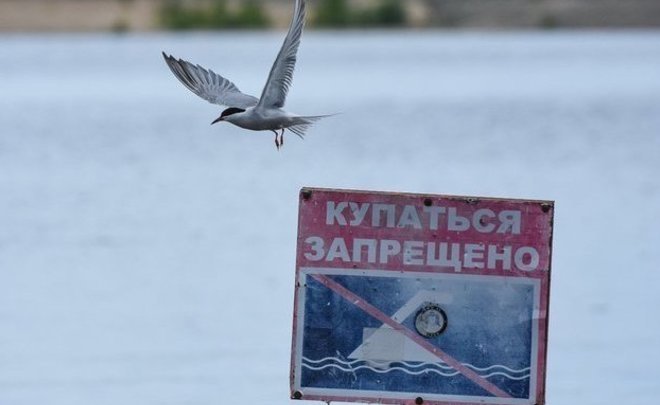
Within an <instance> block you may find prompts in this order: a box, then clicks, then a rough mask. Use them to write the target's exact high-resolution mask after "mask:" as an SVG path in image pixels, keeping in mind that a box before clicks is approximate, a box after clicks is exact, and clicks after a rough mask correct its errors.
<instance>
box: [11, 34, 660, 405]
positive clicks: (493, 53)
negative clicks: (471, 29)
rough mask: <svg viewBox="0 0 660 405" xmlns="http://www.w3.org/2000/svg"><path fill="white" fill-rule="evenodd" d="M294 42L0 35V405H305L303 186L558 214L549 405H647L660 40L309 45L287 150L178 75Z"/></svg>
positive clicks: (383, 37) (430, 38) (445, 37)
mask: <svg viewBox="0 0 660 405" xmlns="http://www.w3.org/2000/svg"><path fill="white" fill-rule="evenodd" d="M282 36H283V33H226V34H189V35H160V34H154V35H143V36H134V35H127V36H113V35H48V36H39V35H18V36H14V35H3V36H0V404H11V405H17V404H30V405H32V404H34V405H42V404H51V405H57V404H62V405H76V404H81V405H87V404H113V405H115V404H125V405H131V404H136V405H137V404H208V403H226V404H233V403H236V402H239V401H240V402H249V403H251V404H269V405H271V404H273V403H287V402H288V401H289V400H288V399H287V398H288V371H289V369H288V367H289V350H290V333H291V332H290V328H291V313H292V308H293V305H292V296H293V272H294V258H295V232H296V218H297V192H298V190H299V188H300V187H301V186H303V185H308V186H325V187H338V188H366V189H381V190H399V191H412V192H425V193H443V194H466V195H486V196H502V197H519V198H539V199H553V200H556V202H557V212H556V218H555V227H556V228H555V242H554V254H553V270H552V271H553V277H552V279H553V285H552V297H551V313H550V344H549V358H548V363H549V369H548V384H547V388H548V393H547V394H548V402H549V403H553V404H575V403H580V404H582V405H587V404H593V405H596V404H598V405H602V404H620V403H626V404H644V405H647V404H649V403H653V401H654V400H655V399H656V398H657V388H658V386H657V381H659V380H660V372H659V371H658V367H657V365H658V363H660V326H658V324H657V322H655V318H656V317H657V314H656V312H657V308H658V307H660V298H659V297H660V296H659V295H658V294H657V292H656V291H655V290H656V288H655V287H654V286H657V285H658V283H660V272H658V271H657V270H658V269H657V267H658V263H659V262H660V251H659V250H658V248H657V246H658V245H659V244H660V233H659V232H658V229H659V228H660V219H659V218H660V217H659V216H658V215H657V210H658V207H660V179H659V177H658V173H660V73H658V72H660V32H657V31H649V32H643V31H640V32H625V31H622V32H595V33H590V32H580V31H575V32H548V33H532V32H527V33H524V32H523V33H516V34H513V33H460V32H459V33H449V32H373V33H372V32H370V33H361V32H348V33H334V32H325V33H318V32H310V33H308V34H306V35H305V37H304V38H303V43H302V46H301V49H300V54H299V56H300V58H299V63H298V67H297V70H296V75H295V78H294V85H293V88H292V90H291V92H290V93H289V102H288V105H287V107H288V108H290V109H291V110H293V111H295V112H298V113H302V114H312V115H314V114H324V113H334V112H340V113H342V114H341V115H338V116H336V117H333V118H328V119H326V120H324V121H321V122H320V123H318V124H317V125H316V126H315V127H314V128H313V129H312V130H311V131H310V132H309V135H308V137H307V139H306V140H305V141H301V140H300V139H297V138H296V137H294V136H288V137H286V144H285V147H284V149H283V150H282V151H280V152H277V151H276V150H275V147H274V144H273V138H272V137H271V135H269V134H266V133H264V134H260V133H251V132H245V131H242V130H240V129H237V128H234V127H230V126H222V125H216V126H210V125H209V124H210V123H211V121H212V120H213V119H215V118H216V117H217V116H218V115H219V112H220V108H219V107H216V106H213V105H211V104H208V103H206V102H204V101H202V100H200V99H197V98H196V97H195V96H194V95H192V94H191V93H190V92H188V91H187V90H186V89H185V88H184V87H183V86H182V85H180V84H179V83H178V82H177V81H176V80H175V79H174V77H173V76H172V75H171V73H170V72H169V71H168V69H167V67H166V66H165V64H164V62H163V61H162V58H161V56H160V52H161V51H166V52H170V53H173V54H174V55H176V56H178V57H182V58H186V59H188V60H190V61H193V62H195V63H200V64H202V65H204V66H207V67H210V68H213V69H214V70H215V71H217V72H218V73H222V74H224V75H226V76H228V77H229V78H231V79H232V80H234V81H235V82H236V84H238V86H239V87H240V88H241V89H242V90H243V91H246V92H249V93H252V94H255V95H259V94H260V92H261V87H262V86H263V83H264V81H265V78H266V75H267V72H268V70H269V68H270V64H271V62H272V59H273V58H274V56H275V54H276V53H277V50H278V47H279V46H280V43H281V39H282Z"/></svg>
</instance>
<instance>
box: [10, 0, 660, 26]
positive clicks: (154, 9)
mask: <svg viewBox="0 0 660 405" xmlns="http://www.w3.org/2000/svg"><path fill="white" fill-rule="evenodd" d="M308 1H309V3H310V17H311V18H310V24H309V25H310V26H311V27H312V28H316V27H318V26H323V27H329V28H335V29H342V28H358V27H360V26H362V25H361V24H360V22H356V23H355V24H353V25H349V24H342V21H343V20H341V19H339V20H337V19H336V18H335V20H332V19H330V20H328V21H329V23H326V24H320V23H319V21H321V20H322V18H321V17H320V16H319V15H320V13H322V12H323V10H326V11H327V10H334V9H337V8H338V7H344V8H345V9H346V10H348V11H345V12H357V13H359V12H361V10H365V9H368V8H369V7H372V8H376V7H379V6H381V5H382V4H383V3H388V2H387V1H385V2H383V0H352V1H351V0H308ZM291 3H292V0H268V1H249V0H248V1H239V0H226V1H224V0H178V1H177V0H0V32H107V31H115V32H124V31H138V32H149V31H162V30H168V28H172V27H173V26H172V25H167V24H164V22H163V9H164V7H167V6H168V5H170V6H171V5H172V4H176V5H177V7H183V8H187V7H192V8H193V9H195V7H197V8H200V7H208V8H209V10H212V9H213V7H216V8H217V5H218V4H221V5H222V7H226V10H228V12H235V10H240V9H241V7H253V8H258V10H259V12H261V13H263V16H264V17H263V18H264V21H263V22H261V25H259V26H257V25H254V24H250V23H251V21H243V20H238V21H236V22H234V23H233V25H227V26H226V27H224V28H230V29H237V28H239V29H240V28H251V29H255V28H285V27H286V26H287V24H288V21H289V19H290V14H291ZM246 4H247V5H248V6H246ZM389 4H390V5H391V4H396V7H398V8H400V9H401V10H402V11H403V12H404V14H403V17H402V18H401V20H396V21H394V23H393V24H378V23H376V24H373V26H376V27H379V28H382V27H383V26H388V27H394V28H443V29H485V30H499V29H503V30H509V29H553V28H585V29H605V28H660V1H657V0H627V1H625V2H623V1H620V0H498V1H494V0H490V1H488V0H408V1H405V2H403V1H402V2H389ZM333 7H334V9H333ZM223 10H224V8H223ZM175 15H176V13H175ZM335 17H336V16H335ZM252 22H253V21H252ZM386 22H387V21H386ZM333 24H334V25H333ZM175 28H176V27H175ZM179 28H182V29H200V28H201V29H204V28H205V27H204V26H196V25H194V21H193V23H191V24H190V25H189V26H183V27H179ZM206 28H208V27H206ZM221 28H222V27H221ZM213 29H218V27H214V28H213Z"/></svg>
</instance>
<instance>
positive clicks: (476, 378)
mask: <svg viewBox="0 0 660 405" xmlns="http://www.w3.org/2000/svg"><path fill="white" fill-rule="evenodd" d="M310 276H312V277H314V278H315V279H316V280H317V281H319V282H320V283H321V284H323V285H324V286H326V287H328V288H329V289H331V290H332V291H334V292H336V293H337V294H339V295H340V296H341V297H343V298H344V299H345V300H346V301H348V302H350V303H351V304H353V305H355V306H357V307H359V308H360V309H362V310H363V311H364V312H366V313H367V314H369V315H371V316H372V317H374V318H376V319H377V320H379V321H380V322H382V323H384V324H386V325H388V326H389V327H391V328H392V329H394V330H396V331H398V332H401V333H403V334H404V335H405V336H406V337H407V338H408V339H410V340H412V341H413V342H415V343H417V344H418V345H419V346H420V347H422V348H423V349H425V350H427V351H428V352H430V353H432V354H433V355H435V356H436V357H438V358H439V359H440V360H442V361H444V362H445V363H447V364H448V365H449V366H450V367H452V368H453V369H455V370H456V371H458V372H459V373H461V374H463V375H464V376H465V377H467V378H468V379H470V381H472V382H473V383H475V384H477V385H478V386H480V387H481V388H483V389H485V390H486V391H488V392H489V393H491V394H492V395H494V396H496V397H501V398H511V396H510V395H509V394H507V393H506V392H504V391H502V390H501V389H500V388H499V387H497V386H496V385H495V384H493V383H491V382H490V381H488V380H486V379H485V378H483V377H482V376H480V375H479V374H477V373H476V372H475V371H474V370H472V369H470V368H468V367H466V366H464V365H463V364H462V363H461V362H459V361H458V360H456V359H455V358H453V357H451V356H450V355H448V354H447V353H445V352H443V351H442V350H440V349H439V348H438V347H436V346H434V345H432V344H431V343H429V342H428V341H427V340H425V339H423V338H422V337H421V336H419V335H418V334H416V333H415V332H413V331H411V330H410V329H408V328H407V327H405V326H404V325H402V324H400V323H398V322H397V321H395V320H394V319H392V318H390V317H389V316H387V315H386V314H385V313H383V312H382V311H381V310H379V309H378V308H376V307H374V306H373V305H371V304H370V303H368V302H366V301H365V300H364V299H363V298H362V297H360V296H358V295H356V294H355V293H353V292H352V291H350V290H348V289H347V288H346V287H344V286H342V285H341V284H339V283H337V282H336V281H333V280H332V279H330V278H329V277H327V276H325V275H323V274H310Z"/></svg>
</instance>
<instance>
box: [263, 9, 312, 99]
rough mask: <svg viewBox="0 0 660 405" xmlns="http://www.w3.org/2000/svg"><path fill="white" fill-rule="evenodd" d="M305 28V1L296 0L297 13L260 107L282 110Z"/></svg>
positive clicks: (271, 71) (271, 70)
mask: <svg viewBox="0 0 660 405" xmlns="http://www.w3.org/2000/svg"><path fill="white" fill-rule="evenodd" d="M304 26H305V0H296V5H295V11H294V14H293V19H292V20H291V26H290V27H289V32H288V33H287V35H286V38H285V39H284V43H283V44H282V48H281V49H280V53H279V54H277V59H275V62H274V63H273V67H272V68H271V69H270V74H269V75H268V81H267V82H266V86H264V90H263V93H262V94H261V100H260V101H259V107H265V108H282V107H284V102H285V101H286V95H287V93H288V92H289V87H290V86H291V82H292V80H293V70H294V68H295V66H296V54H297V53H298V45H300V36H301V35H302V32H303V28H304Z"/></svg>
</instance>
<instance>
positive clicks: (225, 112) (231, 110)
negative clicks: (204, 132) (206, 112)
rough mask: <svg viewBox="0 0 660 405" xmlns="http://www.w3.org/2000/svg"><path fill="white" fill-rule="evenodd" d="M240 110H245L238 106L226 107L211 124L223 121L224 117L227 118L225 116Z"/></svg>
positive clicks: (240, 111)
mask: <svg viewBox="0 0 660 405" xmlns="http://www.w3.org/2000/svg"><path fill="white" fill-rule="evenodd" d="M242 112H245V110H244V109H242V108H238V107H229V108H227V109H226V110H224V111H223V112H222V114H220V116H219V117H218V118H216V119H215V121H213V122H212V123H211V125H213V124H215V123H216V122H220V121H225V118H227V117H228V116H230V115H233V114H238V113H242Z"/></svg>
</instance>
